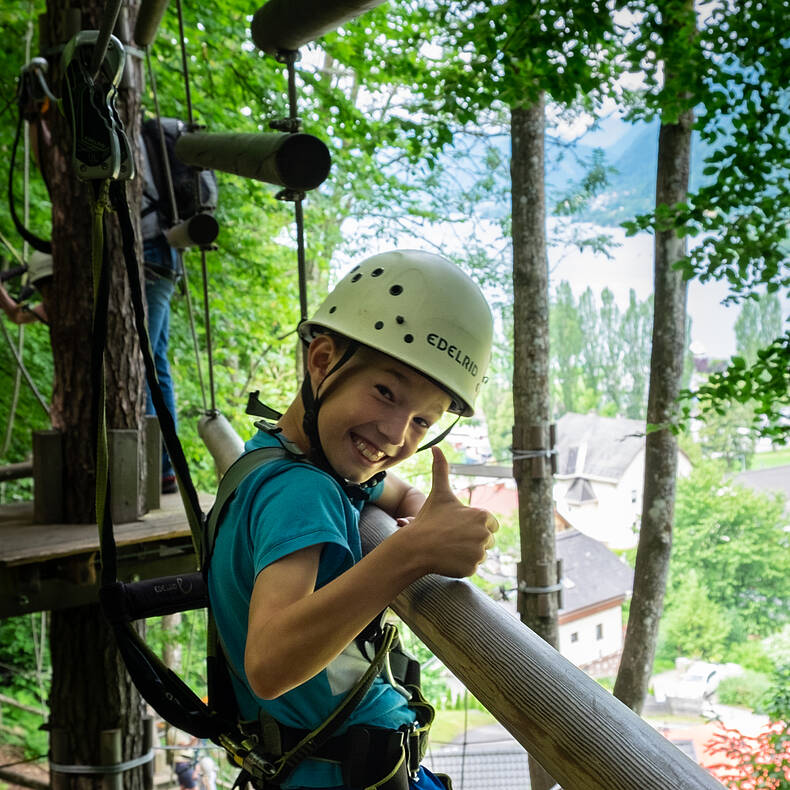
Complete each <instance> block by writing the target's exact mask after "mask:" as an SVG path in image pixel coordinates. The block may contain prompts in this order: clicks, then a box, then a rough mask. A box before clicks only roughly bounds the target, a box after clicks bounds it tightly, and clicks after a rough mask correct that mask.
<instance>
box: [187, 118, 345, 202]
mask: <svg viewBox="0 0 790 790" xmlns="http://www.w3.org/2000/svg"><path fill="white" fill-rule="evenodd" d="M176 156H177V157H178V158H179V159H180V160H181V161H182V162H184V164H187V165H193V166H195V167H204V168H209V169H211V170H220V171H222V172H223V173H234V174H235V175H237V176H243V177H244V178H254V179H255V180H256V181H265V182H266V183H268V184H275V185H277V186H282V187H286V188H287V189H295V190H308V189H315V188H316V187H317V186H319V185H320V184H322V183H323V182H324V180H325V179H326V177H327V175H329V168H330V166H331V161H332V160H331V157H330V155H329V149H328V148H327V147H326V144H325V143H324V142H322V141H321V140H319V139H318V138H317V137H313V135H311V134H276V133H261V134H249V133H238V134H210V133H207V132H201V133H195V132H188V133H187V134H182V135H181V137H179V138H178V140H177V141H176Z"/></svg>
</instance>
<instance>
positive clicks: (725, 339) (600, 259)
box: [333, 219, 790, 358]
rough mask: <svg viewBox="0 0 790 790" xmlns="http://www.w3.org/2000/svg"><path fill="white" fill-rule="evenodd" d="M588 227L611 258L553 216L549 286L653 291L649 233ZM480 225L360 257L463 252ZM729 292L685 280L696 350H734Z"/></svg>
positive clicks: (623, 301)
mask: <svg viewBox="0 0 790 790" xmlns="http://www.w3.org/2000/svg"><path fill="white" fill-rule="evenodd" d="M589 227H590V231H591V233H593V232H595V231H598V232H601V233H607V234H609V235H610V236H611V237H612V238H613V240H614V242H615V244H616V246H613V247H612V248H611V250H610V254H611V256H612V257H611V259H609V258H607V257H606V256H605V255H603V254H600V253H594V252H591V251H585V252H579V250H578V248H577V247H575V246H571V245H560V244H557V238H558V235H557V234H555V233H553V220H552V219H549V221H548V225H547V235H548V239H549V243H550V245H553V246H550V247H549V251H548V256H549V287H550V288H552V289H553V288H555V287H556V286H557V285H559V283H560V282H561V281H562V280H567V281H568V282H569V283H570V285H571V288H572V290H573V293H574V295H575V296H576V297H577V298H578V297H579V296H580V295H581V294H582V292H583V291H584V290H585V289H586V288H588V287H590V288H592V290H593V293H595V295H596V296H597V297H599V298H600V294H601V291H602V290H603V289H604V288H609V290H611V291H612V293H613V294H614V296H615V301H616V302H617V304H618V306H619V307H620V308H621V309H623V310H624V309H625V308H626V307H627V306H628V294H629V291H630V289H631V288H633V289H634V291H636V295H637V298H638V299H639V300H640V301H643V300H645V299H646V298H647V297H648V296H649V295H650V294H651V293H652V292H653V237H652V236H651V235H649V234H647V233H641V234H638V235H637V236H632V237H627V236H626V235H625V232H624V231H623V230H622V229H621V228H597V227H596V226H589ZM481 230H482V231H483V232H485V227H484V226H481V224H479V223H478V224H475V225H472V224H471V223H470V224H469V227H467V228H464V227H463V226H461V225H459V224H457V223H455V224H448V225H435V226H432V227H430V228H423V229H422V231H421V234H422V236H423V237H424V238H423V239H419V240H417V241H415V240H414V239H413V238H407V237H403V238H402V239H400V240H398V242H396V243H393V242H392V241H389V242H387V241H382V242H380V243H373V244H371V245H370V246H366V249H365V255H364V256H360V257H367V256H368V255H375V254H376V253H379V252H385V251H387V250H391V249H396V248H401V249H409V248H415V247H417V248H420V249H427V250H430V251H431V252H443V253H445V254H452V253H454V252H461V251H462V250H463V248H464V247H465V246H466V244H465V241H466V240H467V239H468V238H469V236H471V235H472V234H476V236H477V238H478V239H480V233H481ZM483 240H485V239H483ZM490 242H491V244H492V245H493V244H495V243H498V244H501V238H500V237H499V232H498V231H496V230H494V229H491V238H490ZM355 262H358V261H357V260H356V258H348V259H344V260H342V261H341V262H340V265H339V266H338V268H337V270H336V273H335V276H334V278H333V281H334V282H337V280H339V279H340V277H342V276H343V275H344V274H345V273H346V272H347V271H348V270H349V269H350V268H351V266H352V264H353V263H355ZM727 293H728V291H727V287H726V285H724V284H722V283H719V282H710V283H706V284H704V285H703V284H701V283H699V282H697V281H696V280H692V281H691V283H690V284H689V291H688V304H687V309H688V313H689V315H690V316H691V341H692V343H693V344H694V345H693V349H694V350H695V352H698V353H701V354H704V355H705V356H709V357H715V358H726V357H729V356H731V355H732V354H734V353H735V329H734V325H735V320H736V318H737V317H738V313H739V312H740V307H739V306H737V305H736V306H724V305H723V304H722V301H723V300H724V298H725V297H726V296H727ZM784 308H785V309H784V313H785V315H788V314H790V305H789V304H788V303H787V301H786V300H785V303H784Z"/></svg>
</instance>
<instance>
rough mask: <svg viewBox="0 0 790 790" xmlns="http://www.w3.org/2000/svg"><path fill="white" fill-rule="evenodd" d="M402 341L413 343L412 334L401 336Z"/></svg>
mask: <svg viewBox="0 0 790 790" xmlns="http://www.w3.org/2000/svg"><path fill="white" fill-rule="evenodd" d="M403 342H404V343H413V342H414V335H404V336H403Z"/></svg>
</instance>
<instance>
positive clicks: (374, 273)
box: [370, 267, 384, 277]
mask: <svg viewBox="0 0 790 790" xmlns="http://www.w3.org/2000/svg"><path fill="white" fill-rule="evenodd" d="M381 274H384V269H382V268H381V267H379V268H378V269H374V270H373V271H372V272H371V273H370V276H371V277H378V276H379V275H381Z"/></svg>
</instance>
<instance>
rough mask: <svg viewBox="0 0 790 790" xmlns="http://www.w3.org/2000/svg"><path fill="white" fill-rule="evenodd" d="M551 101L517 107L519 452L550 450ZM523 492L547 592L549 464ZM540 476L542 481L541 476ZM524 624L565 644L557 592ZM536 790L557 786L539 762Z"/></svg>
mask: <svg viewBox="0 0 790 790" xmlns="http://www.w3.org/2000/svg"><path fill="white" fill-rule="evenodd" d="M544 103H545V99H544V96H543V94H540V95H539V97H538V98H537V100H536V101H535V102H534V103H532V104H531V105H530V106H528V107H517V108H512V109H511V116H510V123H511V127H510V134H511V140H512V158H511V163H510V172H511V188H512V217H513V230H512V235H513V294H514V306H513V315H514V326H513V330H514V331H513V340H514V363H515V364H514V368H513V415H514V425H513V448H514V451H516V450H538V449H544V448H547V447H548V446H549V444H548V443H549V271H548V260H547V257H546V230H545V223H546V204H545V194H544V180H545V177H544V154H543V146H544V126H545V111H544V110H545V107H544ZM513 474H514V477H515V479H516V485H517V487H518V502H519V533H520V542H521V563H520V565H519V573H518V583H519V588H521V587H522V586H528V587H546V586H549V585H551V584H554V583H555V582H556V581H557V576H556V560H555V537H554V502H553V498H552V477H551V466H550V464H549V463H548V460H547V459H545V458H541V459H532V458H526V459H520V458H518V456H517V455H515V454H514V459H513ZM538 474H539V476H538ZM518 602H519V607H518V608H519V614H520V616H521V621H522V622H523V623H525V624H526V625H527V626H529V627H530V628H531V629H532V630H533V631H535V632H536V633H537V634H538V635H539V636H541V637H542V638H543V639H544V640H545V641H546V642H548V643H549V644H550V645H552V646H553V647H555V648H556V647H557V645H558V631H557V597H556V593H551V594H535V593H526V592H524V591H522V590H521V589H520V590H519V593H518ZM529 771H530V781H531V785H532V788H533V790H547V788H550V787H551V786H552V785H554V780H553V779H552V778H551V777H550V776H549V775H548V774H547V773H546V772H545V771H544V770H543V768H542V767H541V766H540V764H539V763H538V762H537V761H536V760H535V759H534V758H532V757H530V763H529Z"/></svg>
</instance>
